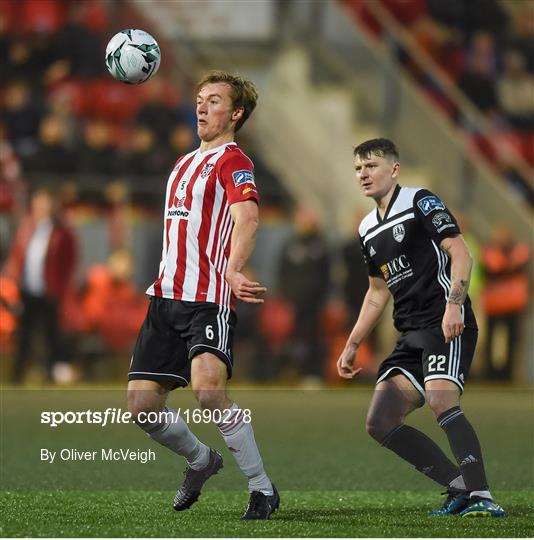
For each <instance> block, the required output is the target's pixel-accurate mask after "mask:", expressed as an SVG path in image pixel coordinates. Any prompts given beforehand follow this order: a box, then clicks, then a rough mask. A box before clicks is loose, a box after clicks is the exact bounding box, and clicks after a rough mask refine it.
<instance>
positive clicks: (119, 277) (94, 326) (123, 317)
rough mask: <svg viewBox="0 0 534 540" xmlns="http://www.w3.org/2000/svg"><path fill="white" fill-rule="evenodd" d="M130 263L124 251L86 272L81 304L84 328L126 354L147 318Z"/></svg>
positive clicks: (115, 252)
mask: <svg viewBox="0 0 534 540" xmlns="http://www.w3.org/2000/svg"><path fill="white" fill-rule="evenodd" d="M132 273H133V259H132V256H131V255H130V253H129V252H128V251H127V250H125V249H119V250H115V251H114V252H112V254H111V255H110V256H109V258H108V261H107V264H104V265H95V266H92V267H91V268H89V270H88V272H87V283H86V287H85V291H84V294H83V295H82V300H81V309H82V310H83V313H84V316H85V319H86V324H87V328H88V329H89V330H91V331H94V332H97V333H98V334H99V335H100V337H101V338H102V339H103V341H104V343H105V345H106V346H107V347H108V348H110V349H112V350H114V351H127V350H129V349H130V348H131V347H132V346H133V343H134V341H135V338H136V336H137V332H138V331H139V327H140V326H141V324H142V322H143V319H144V318H145V315H146V308H147V305H148V299H147V297H146V296H145V295H144V294H143V293H142V292H141V291H139V290H138V289H137V287H136V286H135V285H134V283H133V281H132Z"/></svg>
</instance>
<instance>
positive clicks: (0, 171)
mask: <svg viewBox="0 0 534 540" xmlns="http://www.w3.org/2000/svg"><path fill="white" fill-rule="evenodd" d="M24 195H25V184H24V182H23V180H22V176H21V166H20V160H19V159H18V157H17V155H16V154H15V152H14V150H13V147H12V145H11V143H10V142H9V141H8V140H7V137H6V129H5V126H4V125H3V124H2V123H0V239H2V242H0V264H2V263H3V262H4V260H5V258H6V257H7V248H8V246H7V245H6V242H4V241H3V240H4V239H5V238H11V237H12V233H14V221H15V219H17V218H18V217H19V216H20V215H21V214H22V212H23V211H24V209H23V207H22V202H23V199H24Z"/></svg>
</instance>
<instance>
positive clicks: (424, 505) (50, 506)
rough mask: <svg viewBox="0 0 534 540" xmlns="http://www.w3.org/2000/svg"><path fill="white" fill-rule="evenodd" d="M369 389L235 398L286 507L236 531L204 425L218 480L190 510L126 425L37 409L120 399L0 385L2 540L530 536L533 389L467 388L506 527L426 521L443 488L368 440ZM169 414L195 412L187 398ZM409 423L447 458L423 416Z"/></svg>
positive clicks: (198, 429)
mask: <svg viewBox="0 0 534 540" xmlns="http://www.w3.org/2000/svg"><path fill="white" fill-rule="evenodd" d="M371 393H372V388H371V387H365V386H356V385H354V386H351V387H349V388H344V389H337V390H319V391H302V390H288V389H262V388H255V389H248V390H235V389H234V390H233V391H232V395H233V398H234V399H235V400H236V401H237V402H238V403H239V404H240V405H241V406H242V407H249V408H251V409H252V411H253V425H254V429H255V434H256V439H257V441H258V444H259V446H260V449H261V451H262V454H263V457H264V462H265V465H266V469H267V472H268V473H269V475H270V476H271V477H272V478H273V479H274V481H275V482H276V484H277V487H278V489H279V490H280V493H281V497H282V504H281V507H280V509H279V511H278V512H277V513H276V514H275V515H274V516H273V519H272V520H270V521H269V522H262V523H243V522H241V521H240V520H239V516H240V515H241V514H242V513H243V510H244V508H245V506H246V502H247V493H246V482H245V480H244V478H243V476H242V475H241V473H240V471H239V470H238V469H237V467H236V465H235V463H234V461H233V459H232V457H231V454H230V453H229V452H228V451H227V450H226V449H225V448H224V447H223V444H222V441H221V439H220V437H219V435H218V433H217V431H216V429H215V428H214V427H213V426H211V425H204V424H200V425H194V426H191V427H192V429H193V431H194V432H195V433H196V434H197V435H198V436H199V437H200V438H201V439H202V440H204V441H205V442H206V443H207V444H210V445H212V446H215V447H216V448H218V449H219V450H221V452H222V454H223V457H224V459H225V466H224V470H223V471H221V473H220V474H218V475H217V476H215V477H214V478H213V479H211V480H210V481H209V484H208V485H207V486H206V488H205V490H204V492H203V495H202V497H201V499H200V501H199V503H197V504H196V505H195V506H194V507H193V508H192V509H191V510H190V511H187V512H182V513H176V512H174V511H173V510H172V507H171V501H172V497H173V494H174V491H175V489H176V487H177V485H178V484H179V482H180V480H181V471H182V470H183V468H184V465H183V460H181V459H177V458H176V457H175V456H174V455H173V454H172V453H171V452H169V451H168V450H166V449H164V448H160V447H158V446H157V445H156V444H155V443H153V442H152V441H150V440H149V439H148V438H147V437H146V436H145V435H144V434H143V433H142V432H141V430H139V429H138V428H136V427H135V426H132V425H111V426H106V427H105V428H103V427H100V426H95V425H87V424H86V425H63V426H59V427H57V428H50V427H49V426H46V425H42V424H41V422H40V414H41V412H42V411H44V410H47V411H54V410H60V411H67V410H74V411H83V410H87V409H88V408H91V409H93V410H105V409H106V408H107V407H123V408H124V391H123V390H122V389H121V390H113V389H107V390H102V389H95V388H87V389H81V388H75V389H69V390H57V389H50V390H22V389H5V388H4V389H3V391H2V394H1V398H0V409H1V417H2V422H1V426H0V428H1V429H0V450H1V459H0V536H8V537H13V536H16V537H23V536H43V537H69V536H75V537H76V536H85V537H139V536H141V537H143V536H147V537H247V536H248V537H280V536H282V537H362V536H363V537H384V536H386V537H390V536H394V537H402V536H412V537H427V536H433V537H521V536H530V537H531V536H533V535H534V525H533V523H534V508H533V507H534V458H533V456H534V422H533V419H534V407H533V405H534V403H533V394H532V392H531V391H529V390H527V389H523V390H521V389H510V390H507V389H498V388H485V387H478V388H476V387H472V388H469V389H468V392H466V396H465V398H464V403H463V408H464V410H465V411H466V414H467V415H468V417H469V418H470V419H471V421H472V422H473V424H474V425H475V427H476V428H477V432H478V434H479V437H480V440H481V442H482V446H483V449H484V454H485V462H486V469H487V472H488V477H489V480H490V483H491V489H492V492H493V494H494V496H495V497H496V499H497V501H498V502H499V503H500V504H501V505H502V506H503V507H504V508H505V509H506V510H507V512H508V516H507V517H506V518H504V519H473V520H465V519H461V518H458V517H445V518H429V517H427V515H426V513H427V511H428V510H431V509H433V508H435V507H437V506H439V505H440V504H441V502H442V501H443V497H441V496H440V494H439V492H440V491H441V489H440V487H439V486H436V485H435V484H433V483H432V482H431V481H429V480H428V479H427V478H425V477H423V476H422V475H420V474H418V473H417V472H415V471H414V470H413V469H412V468H411V467H410V466H408V465H406V464H405V463H403V462H401V461H400V460H399V459H398V458H396V456H394V455H393V454H392V453H391V452H388V451H387V450H385V449H383V448H380V447H379V446H378V445H377V444H376V443H375V442H373V441H372V440H371V439H370V438H369V437H368V436H367V435H366V434H365V430H364V419H365V412H366V408H367V405H368V402H369V399H370V395H371ZM171 405H172V406H173V407H175V408H177V407H182V408H184V407H187V408H189V409H191V408H195V407H196V405H195V403H194V401H193V399H192V397H191V393H190V392H189V391H179V392H174V393H173V395H172V397H171ZM409 423H410V424H411V425H414V426H416V427H418V428H420V429H423V430H424V431H425V432H426V433H428V434H429V435H430V436H432V437H433V438H434V439H435V440H436V441H437V442H438V443H439V444H441V445H442V446H443V448H447V443H446V438H445V436H444V434H443V432H442V430H440V429H439V427H438V426H437V425H436V422H435V420H434V419H433V417H432V415H431V413H430V412H429V411H428V410H421V411H417V412H416V413H414V415H413V416H412V417H411V418H410V421H409ZM41 448H49V449H52V450H55V451H58V450H60V449H62V448H77V449H79V450H92V449H95V450H97V449H100V448H114V449H119V448H132V449H137V448H139V449H142V450H143V449H153V450H155V451H156V457H157V459H156V461H155V462H149V463H146V464H141V463H139V462H126V463H124V462H111V463H110V462H101V461H97V462H59V461H57V462H55V463H53V464H50V463H44V462H41V461H40V449H41Z"/></svg>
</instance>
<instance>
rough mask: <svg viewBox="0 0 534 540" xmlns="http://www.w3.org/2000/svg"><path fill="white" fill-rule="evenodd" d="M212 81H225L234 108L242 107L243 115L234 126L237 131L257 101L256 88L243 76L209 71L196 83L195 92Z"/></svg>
mask: <svg viewBox="0 0 534 540" xmlns="http://www.w3.org/2000/svg"><path fill="white" fill-rule="evenodd" d="M213 83H226V84H227V85H228V86H229V87H230V89H231V91H230V97H231V98H232V104H233V106H234V109H240V108H241V107H243V116H242V117H241V118H240V119H239V121H238V122H237V124H236V126H235V130H236V131H239V129H240V128H241V126H242V125H243V124H244V123H245V122H246V121H247V120H248V118H249V116H250V115H251V114H252V111H253V110H254V109H255V108H256V103H257V101H258V90H257V89H256V86H255V85H254V83H253V82H251V81H247V80H246V79H244V78H243V77H238V76H236V75H231V74H230V73H226V72H224V71H210V72H209V73H208V74H207V75H205V76H204V77H203V78H202V79H201V80H200V81H199V82H198V84H197V92H200V90H201V89H202V88H203V87H204V86H206V85H207V84H213Z"/></svg>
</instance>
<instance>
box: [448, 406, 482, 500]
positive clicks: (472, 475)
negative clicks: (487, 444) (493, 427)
mask: <svg viewBox="0 0 534 540" xmlns="http://www.w3.org/2000/svg"><path fill="white" fill-rule="evenodd" d="M438 423H439V425H440V426H441V427H442V428H443V431H445V433H446V434H447V438H448V439H449V444H450V445H451V450H452V453H453V454H454V456H455V457H456V461H457V462H458V466H459V467H460V471H461V472H462V476H463V479H464V481H465V487H466V489H467V490H468V491H487V489H488V481H487V480H486V471H485V470H484V461H483V459H482V450H481V449H480V443H479V442H478V437H477V434H476V433H475V430H474V429H473V426H472V425H471V424H470V423H469V420H467V418H466V417H465V416H464V413H463V411H462V410H461V409H460V407H452V409H449V410H448V411H445V412H444V413H443V414H441V415H440V416H439V417H438Z"/></svg>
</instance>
